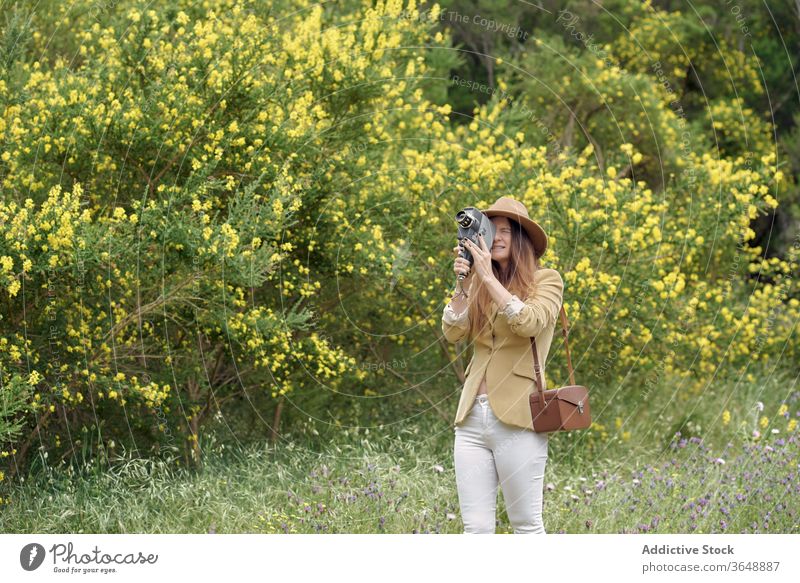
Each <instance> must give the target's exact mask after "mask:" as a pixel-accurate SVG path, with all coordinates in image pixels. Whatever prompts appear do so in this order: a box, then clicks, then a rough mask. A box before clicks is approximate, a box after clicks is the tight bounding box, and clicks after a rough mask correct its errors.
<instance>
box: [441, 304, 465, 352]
mask: <svg viewBox="0 0 800 583" xmlns="http://www.w3.org/2000/svg"><path fill="white" fill-rule="evenodd" d="M467 312H469V306H467V308H465V309H464V311H463V312H461V313H460V314H456V313H455V311H454V310H453V306H451V305H450V304H449V303H448V304H447V305H446V306H445V307H444V313H443V314H442V332H443V333H444V337H445V338H446V339H447V341H448V342H450V343H451V344H454V343H456V342H458V341H459V340H461V339H462V338H464V337H465V336H466V335H467V331H468V329H469V316H468V315H467Z"/></svg>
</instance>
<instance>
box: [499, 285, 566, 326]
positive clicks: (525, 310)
mask: <svg viewBox="0 0 800 583" xmlns="http://www.w3.org/2000/svg"><path fill="white" fill-rule="evenodd" d="M534 280H535V281H536V286H535V288H534V291H533V293H532V294H530V295H529V296H528V297H527V298H526V299H525V305H524V306H523V307H522V309H520V310H519V311H518V312H517V313H516V314H514V315H513V316H511V317H509V318H508V326H509V328H511V331H512V332H513V333H514V334H517V335H518V336H526V337H531V336H537V335H538V334H540V333H541V332H542V330H545V329H547V327H548V326H550V325H553V324H555V321H556V318H558V313H559V311H560V310H561V302H562V301H563V297H564V281H563V280H562V279H561V274H560V273H558V271H556V270H555V269H542V270H540V271H538V272H537V273H536V275H535V276H534Z"/></svg>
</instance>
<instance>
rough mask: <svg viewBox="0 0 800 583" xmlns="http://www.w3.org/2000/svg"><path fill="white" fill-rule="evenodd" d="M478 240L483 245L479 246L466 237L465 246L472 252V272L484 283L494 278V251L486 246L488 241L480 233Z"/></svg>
mask: <svg viewBox="0 0 800 583" xmlns="http://www.w3.org/2000/svg"><path fill="white" fill-rule="evenodd" d="M478 241H479V242H480V244H481V246H480V247H478V246H477V245H475V243H473V242H472V241H471V240H469V239H464V246H465V247H466V248H467V250H468V251H469V252H470V253H472V263H473V265H472V272H473V273H475V274H476V275H477V277H478V279H480V280H481V281H482V282H483V283H486V282H488V281H490V280H491V279H493V278H494V273H493V272H492V252H491V251H490V250H489V248H488V247H487V246H486V241H484V240H483V236H482V235H480V234H478Z"/></svg>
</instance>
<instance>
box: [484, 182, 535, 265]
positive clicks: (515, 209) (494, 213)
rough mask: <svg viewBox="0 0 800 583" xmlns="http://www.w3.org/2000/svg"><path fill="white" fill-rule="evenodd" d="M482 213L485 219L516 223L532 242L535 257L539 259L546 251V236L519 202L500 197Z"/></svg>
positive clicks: (507, 197)
mask: <svg viewBox="0 0 800 583" xmlns="http://www.w3.org/2000/svg"><path fill="white" fill-rule="evenodd" d="M483 213H484V214H485V215H486V216H487V217H507V218H509V219H514V220H515V221H517V222H518V223H519V224H520V225H521V226H522V228H523V229H525V232H526V233H528V236H529V237H530V238H531V241H533V249H534V252H535V253H536V256H537V257H541V256H542V255H543V254H544V252H545V251H546V250H547V234H546V233H545V232H544V229H542V228H541V227H540V226H539V224H538V223H536V222H535V221H532V220H531V219H530V217H529V216H528V209H527V208H525V205H524V204H522V203H521V202H520V201H518V200H515V199H513V198H511V197H509V196H501V197H500V198H498V199H497V200H496V201H495V202H494V204H493V205H492V206H490V207H489V208H488V209H486V210H485V211H483Z"/></svg>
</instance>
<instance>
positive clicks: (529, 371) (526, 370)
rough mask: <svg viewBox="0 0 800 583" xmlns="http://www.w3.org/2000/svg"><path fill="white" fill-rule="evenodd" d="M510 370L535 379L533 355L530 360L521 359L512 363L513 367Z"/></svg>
mask: <svg viewBox="0 0 800 583" xmlns="http://www.w3.org/2000/svg"><path fill="white" fill-rule="evenodd" d="M511 372H513V373H514V374H515V375H518V376H521V377H527V378H529V379H531V380H535V379H536V373H535V372H534V370H533V357H531V362H528V361H526V360H522V361H520V362H517V363H516V364H514V367H513V368H512V369H511Z"/></svg>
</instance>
